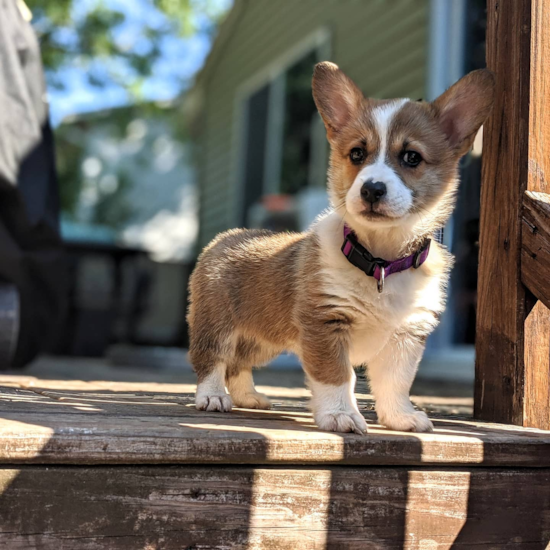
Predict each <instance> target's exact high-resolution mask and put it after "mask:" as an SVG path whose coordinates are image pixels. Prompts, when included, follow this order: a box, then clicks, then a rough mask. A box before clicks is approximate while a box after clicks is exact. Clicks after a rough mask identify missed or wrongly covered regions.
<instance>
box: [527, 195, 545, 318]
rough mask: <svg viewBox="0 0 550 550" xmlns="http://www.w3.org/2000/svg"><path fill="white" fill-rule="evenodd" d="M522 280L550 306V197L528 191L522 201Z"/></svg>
mask: <svg viewBox="0 0 550 550" xmlns="http://www.w3.org/2000/svg"><path fill="white" fill-rule="evenodd" d="M521 280H522V281H523V284H524V285H525V286H526V287H527V288H528V289H529V290H530V291H531V292H532V293H533V294H534V295H535V296H536V297H537V298H538V299H539V300H540V301H541V302H543V303H544V305H545V306H546V307H550V195H548V194H546V193H534V192H532V191H526V192H525V196H524V198H523V216H522V234H521Z"/></svg>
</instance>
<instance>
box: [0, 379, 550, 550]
mask: <svg viewBox="0 0 550 550" xmlns="http://www.w3.org/2000/svg"><path fill="white" fill-rule="evenodd" d="M279 376H280V375H277V373H276V374H275V376H271V379H273V378H275V379H277V378H278V377H279ZM129 378H130V379H131V377H129ZM0 386H1V387H0V416H1V418H2V422H1V423H0V462H1V463H2V466H0V487H1V494H0V548H6V549H10V550H11V549H23V548H25V549H27V548H28V549H30V548H55V549H56V550H58V549H71V550H72V549H76V548H78V549H80V548H84V549H94V550H95V549H100V548H101V549H104V548H115V549H119V548H124V549H138V548H139V549H172V548H173V549H178V550H179V549H199V548H201V549H203V548H239V549H240V548H242V549H245V548H247V549H267V548H270V549H271V548H275V549H292V550H294V549H302V548H303V549H317V548H353V549H364V548H404V547H406V548H415V549H422V550H424V549H428V550H429V549H440V548H473V547H478V546H479V545H485V546H486V547H487V548H495V549H497V548H498V549H502V548H533V549H534V548H537V549H538V548H546V545H547V543H548V542H549V541H550V432H544V431H540V430H535V429H523V428H517V427H510V426H503V425H495V424H484V423H481V422H474V421H472V420H470V419H469V417H470V415H471V406H472V400H471V398H467V397H466V398H465V397H447V398H433V397H417V398H415V401H416V403H417V405H420V406H422V407H423V408H425V409H426V410H428V411H429V412H430V414H431V416H432V418H434V419H435V421H434V424H435V428H436V429H435V432H434V433H432V434H410V433H398V432H390V431H387V430H385V429H383V428H381V427H380V426H378V425H377V424H376V418H375V414H374V412H373V410H372V409H373V406H372V400H371V399H370V396H369V395H367V394H365V393H360V394H359V399H360V405H361V409H362V411H363V412H364V414H365V416H366V418H367V420H368V423H369V428H370V432H369V434H368V435H367V436H358V435H351V434H350V435H341V434H331V433H325V432H320V431H318V430H317V428H316V427H315V426H314V424H313V421H312V419H311V417H310V414H309V413H308V412H307V409H306V403H307V397H308V392H307V390H306V389H304V388H300V387H298V388H288V387H278V386H274V385H273V384H271V385H269V386H265V387H261V390H262V391H264V392H265V393H267V394H268V395H269V396H270V397H271V398H272V400H273V402H274V407H273V410H271V411H245V410H235V411H234V412H233V413H231V414H219V413H203V412H197V411H195V409H194V407H193V398H192V392H193V390H194V387H193V385H192V384H176V383H139V382H113V381H96V382H94V381H78V380H46V379H39V378H35V377H32V376H2V377H0ZM359 391H361V389H359Z"/></svg>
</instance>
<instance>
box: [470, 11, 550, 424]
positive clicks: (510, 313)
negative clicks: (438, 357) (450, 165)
mask: <svg viewBox="0 0 550 550" xmlns="http://www.w3.org/2000/svg"><path fill="white" fill-rule="evenodd" d="M549 26H550V4H549V3H548V2H547V1H546V0H517V1H514V2H502V1H499V0H488V3H487V66H488V67H489V68H490V69H492V70H493V71H494V72H495V73H496V77H497V79H496V101H495V106H494V110H493V114H492V116H491V117H490V119H489V120H488V122H487V124H486V125H485V130H484V150H483V174H482V187H481V220H480V233H481V234H480V263H479V282H478V309H477V334H476V383H475V400H474V401H475V416H476V417H477V418H481V419H485V420H490V421H493V422H506V423H512V424H517V425H533V424H532V422H533V421H534V419H533V417H532V416H531V417H530V416H529V410H531V409H532V408H533V406H534V405H533V400H534V399H537V397H539V396H538V394H537V393H536V392H534V391H533V386H532V385H531V384H530V383H529V381H531V382H532V381H535V380H538V379H540V377H541V376H544V373H548V372H549V371H550V356H549V355H548V354H543V353H541V352H537V353H533V350H538V349H539V348H540V346H543V347H544V346H545V341H546V340H545V339H546V333H547V331H548V330H550V311H548V310H547V309H546V308H540V307H537V311H536V315H533V316H531V318H530V319H529V321H528V323H527V325H526V324H525V319H526V316H527V314H528V313H529V311H530V307H531V306H532V304H530V295H529V294H528V293H527V291H526V289H525V287H524V286H523V285H522V283H521V270H520V261H521V209H522V204H523V194H524V191H525V190H526V189H529V190H532V191H541V192H546V191H547V189H546V185H547V183H546V179H545V176H544V174H545V173H548V163H549V162H550V161H549V160H548V158H549V145H550V114H549V113H548V108H547V104H546V102H547V98H548V96H549V90H550V72H549V71H548V70H547V67H548V65H549V64H550V39H549V37H548V33H547V29H548V28H549ZM529 350H530V351H529ZM526 381H527V383H526ZM536 407H537V408H539V409H544V410H545V412H544V414H543V415H542V417H546V418H549V417H550V403H548V402H542V403H541V402H537V405H536ZM542 417H541V416H537V418H542ZM535 425H536V426H537V427H541V428H544V427H547V425H548V424H547V423H546V422H545V423H543V424H537V423H535Z"/></svg>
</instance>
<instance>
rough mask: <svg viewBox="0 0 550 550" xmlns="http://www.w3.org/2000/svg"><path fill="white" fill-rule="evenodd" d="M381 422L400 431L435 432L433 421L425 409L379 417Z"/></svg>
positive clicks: (391, 428)
mask: <svg viewBox="0 0 550 550" xmlns="http://www.w3.org/2000/svg"><path fill="white" fill-rule="evenodd" d="M379 420H380V423H381V424H382V425H384V426H386V428H389V429H390V430H395V431H398V432H417V433H422V432H433V430H434V426H433V424H432V421H431V420H430V419H429V418H428V416H427V415H426V413H425V412H423V411H414V412H413V413H410V414H402V415H395V416H393V417H392V418H385V419H379Z"/></svg>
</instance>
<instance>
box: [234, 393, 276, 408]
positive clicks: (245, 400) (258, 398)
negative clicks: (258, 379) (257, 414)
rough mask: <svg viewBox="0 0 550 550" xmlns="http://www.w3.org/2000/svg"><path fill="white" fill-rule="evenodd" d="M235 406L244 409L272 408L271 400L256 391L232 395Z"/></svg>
mask: <svg viewBox="0 0 550 550" xmlns="http://www.w3.org/2000/svg"><path fill="white" fill-rule="evenodd" d="M231 397H232V398H233V404H234V405H235V407H240V408H242V409H264V410H267V409H271V401H270V400H269V399H268V398H267V397H266V396H265V395H264V394H263V393H258V392H257V391H255V392H249V393H243V394H241V395H232V396H231Z"/></svg>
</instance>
